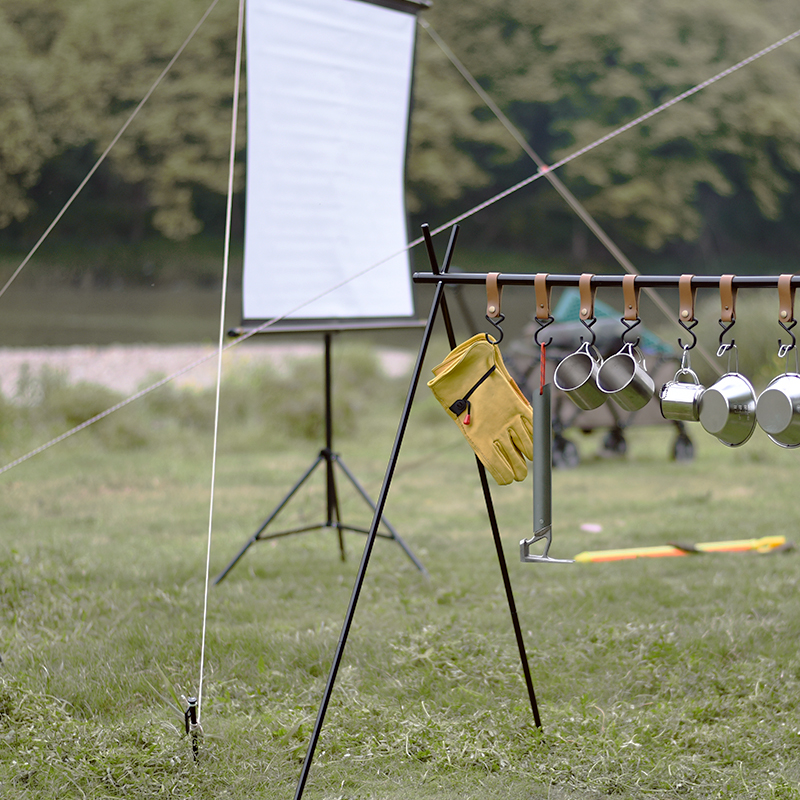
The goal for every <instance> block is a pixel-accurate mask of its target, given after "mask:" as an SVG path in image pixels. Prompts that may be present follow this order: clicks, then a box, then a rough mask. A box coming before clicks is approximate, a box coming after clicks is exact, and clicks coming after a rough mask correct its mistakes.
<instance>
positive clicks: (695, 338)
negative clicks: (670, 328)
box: [678, 319, 699, 350]
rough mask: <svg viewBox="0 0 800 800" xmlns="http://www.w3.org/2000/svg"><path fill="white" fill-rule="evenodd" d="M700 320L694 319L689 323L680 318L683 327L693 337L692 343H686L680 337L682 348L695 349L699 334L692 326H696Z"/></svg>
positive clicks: (679, 342)
mask: <svg viewBox="0 0 800 800" xmlns="http://www.w3.org/2000/svg"><path fill="white" fill-rule="evenodd" d="M698 322H699V320H696V319H693V320H692V321H691V322H690V323H689V324H688V325H687V324H686V323H685V322H684V321H683V320H682V319H679V320H678V324H679V325H680V326H681V328H683V329H684V330H685V331H686V332H687V333H688V334H689V335H690V336H691V337H692V343H691V344H684V343H683V341H682V340H681V339H678V347H680V348H681V350H693V349H694V347H695V345H697V334H696V333H695V332H694V331H693V330H692V328H694V327H695V325H697V323H698Z"/></svg>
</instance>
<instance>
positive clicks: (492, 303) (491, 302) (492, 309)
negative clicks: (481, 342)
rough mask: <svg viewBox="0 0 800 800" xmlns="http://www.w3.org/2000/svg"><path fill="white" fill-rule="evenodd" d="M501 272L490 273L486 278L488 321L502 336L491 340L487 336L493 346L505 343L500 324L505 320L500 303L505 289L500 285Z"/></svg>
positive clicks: (487, 335)
mask: <svg viewBox="0 0 800 800" xmlns="http://www.w3.org/2000/svg"><path fill="white" fill-rule="evenodd" d="M499 276H500V273H499V272H490V273H489V274H488V275H487V276H486V321H487V322H490V323H491V324H492V326H493V327H494V329H495V330H496V331H497V332H498V333H499V334H500V335H499V336H498V337H497V338H496V339H494V340H492V339H490V338H489V334H488V333H487V334H486V340H487V341H488V342H491V343H492V344H500V342H502V341H503V329H502V328H501V327H500V323H501V322H502V321H503V320H504V319H505V316H504V315H503V314H502V313H501V312H500V303H501V302H502V299H503V287H502V286H500V285H499V284H498V281H497V279H498V277H499Z"/></svg>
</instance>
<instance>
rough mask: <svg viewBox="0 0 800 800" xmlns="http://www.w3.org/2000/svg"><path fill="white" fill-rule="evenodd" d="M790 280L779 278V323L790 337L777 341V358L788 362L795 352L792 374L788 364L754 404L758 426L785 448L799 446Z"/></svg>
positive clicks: (799, 378) (799, 389) (799, 383)
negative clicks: (790, 354)
mask: <svg viewBox="0 0 800 800" xmlns="http://www.w3.org/2000/svg"><path fill="white" fill-rule="evenodd" d="M792 278H793V276H792V275H781V276H780V278H778V297H779V300H780V311H779V314H778V324H779V325H780V326H781V327H782V328H783V329H784V331H786V332H787V333H788V334H789V336H791V337H792V340H791V342H790V343H787V344H784V343H783V342H781V341H780V340H778V357H779V358H780V357H784V356H785V357H786V359H787V361H788V359H789V353H790V352H791V351H792V350H794V358H795V367H794V372H789V370H788V364H787V369H786V372H785V373H784V374H783V375H779V376H778V377H777V378H774V379H773V380H772V381H771V382H770V384H769V386H767V388H766V389H764V391H763V392H761V394H760V395H759V397H758V401H757V402H756V420H757V422H758V424H759V425H760V426H761V428H762V429H763V430H764V432H765V433H766V434H767V436H769V438H770V439H772V441H773V442H775V444H777V445H780V446H781V447H788V448H792V447H798V446H800V358H798V352H797V340H796V338H795V335H794V333H792V328H794V326H795V325H796V324H797V320H795V318H794V288H793V287H792Z"/></svg>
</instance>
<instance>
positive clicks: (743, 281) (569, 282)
mask: <svg viewBox="0 0 800 800" xmlns="http://www.w3.org/2000/svg"><path fill="white" fill-rule="evenodd" d="M624 277H626V276H625V275H592V286H596V287H598V288H602V287H604V286H605V287H609V288H611V287H618V286H622V279H623V278H624ZM535 279H536V276H535V275H530V274H525V273H512V272H506V273H500V275H499V276H498V278H497V285H498V286H533V285H534V281H535ZM680 279H681V276H680V275H637V276H636V277H635V279H634V286H637V287H639V288H641V289H658V288H669V287H674V288H676V289H677V288H678V286H679V284H680ZM413 280H414V283H421V284H427V283H433V284H435V283H439V282H440V281H443V282H444V283H445V284H447V285H465V286H479V285H482V284H485V283H486V273H485V272H457V273H453V274H448V275H446V276H441V275H438V274H436V273H435V272H415V273H414V275H413ZM546 282H547V285H548V286H578V285H579V282H580V275H555V274H552V275H551V274H548V276H547V281H546ZM719 282H720V276H719V275H694V276H693V277H692V286H693V287H696V288H698V289H715V288H719ZM791 284H792V287H793V288H795V289H797V288H800V275H795V276H794V277H793V278H792V282H791ZM731 285H732V287H733V288H734V289H776V288H777V287H778V276H777V275H735V276H734V277H733V281H732V284H731Z"/></svg>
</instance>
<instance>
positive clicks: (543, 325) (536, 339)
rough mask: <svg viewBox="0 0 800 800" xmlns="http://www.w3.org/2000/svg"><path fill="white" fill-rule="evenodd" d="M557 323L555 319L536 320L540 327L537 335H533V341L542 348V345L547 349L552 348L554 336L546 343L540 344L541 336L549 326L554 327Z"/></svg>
mask: <svg viewBox="0 0 800 800" xmlns="http://www.w3.org/2000/svg"><path fill="white" fill-rule="evenodd" d="M555 321H556V320H555V317H548V318H547V319H544V320H542V319H537V320H536V324H537V325H538V326H539V329H538V330H537V331H536V333H534V334H533V341H534V342H536V344H538V345H539V347H541V346H542V345H544V346H545V347H550V345H551V344H552V343H553V337H552V336H551V337H550V338H549V339H548V340H547V341H546V342H540V341H539V335H540V334H541V332H542V331H543V330H544V329H545V328H546V327H547V326H548V325H552V324H553V323H554V322H555Z"/></svg>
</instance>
